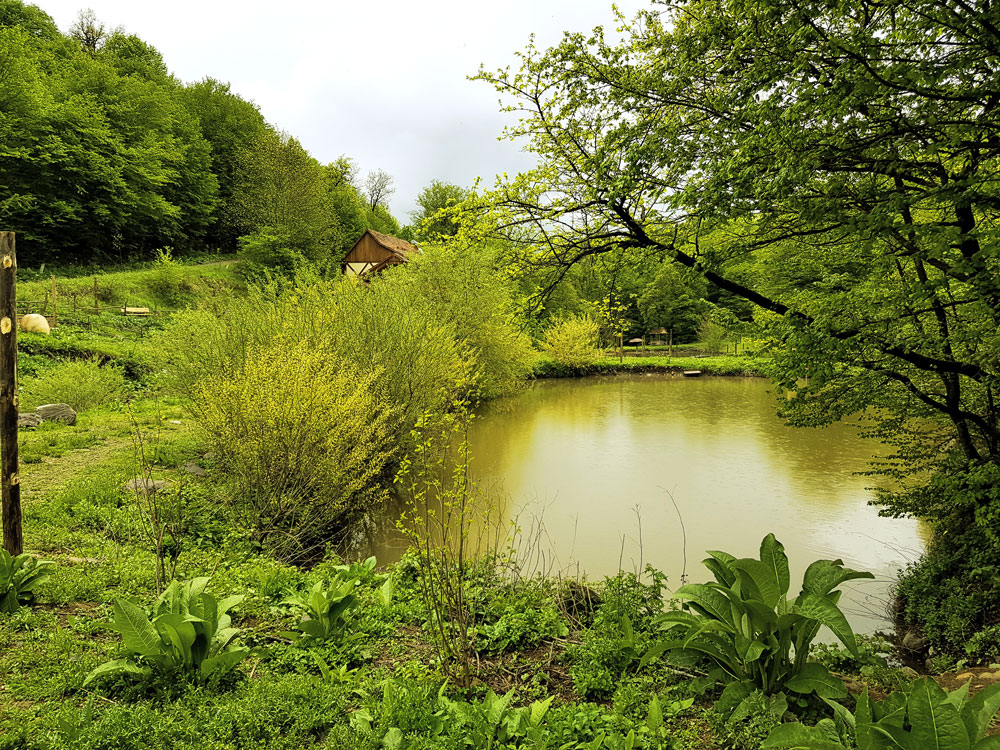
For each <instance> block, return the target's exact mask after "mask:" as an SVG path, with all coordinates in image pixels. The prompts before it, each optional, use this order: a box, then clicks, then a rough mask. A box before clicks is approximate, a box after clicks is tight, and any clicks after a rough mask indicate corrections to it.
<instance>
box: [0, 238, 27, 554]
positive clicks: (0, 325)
mask: <svg viewBox="0 0 1000 750" xmlns="http://www.w3.org/2000/svg"><path fill="white" fill-rule="evenodd" d="M17 469H18V466H17V255H16V253H15V252H14V233H13V232H0V487H2V493H0V511H2V514H3V546H4V549H6V550H7V551H8V552H9V553H10V554H12V555H20V554H21V553H22V552H24V538H23V536H22V534H21V482H20V479H19V478H18V473H17Z"/></svg>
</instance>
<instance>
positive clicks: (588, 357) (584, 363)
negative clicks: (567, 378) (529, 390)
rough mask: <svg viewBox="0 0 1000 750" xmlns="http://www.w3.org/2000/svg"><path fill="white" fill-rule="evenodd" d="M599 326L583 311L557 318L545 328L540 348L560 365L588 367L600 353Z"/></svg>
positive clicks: (598, 357)
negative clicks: (583, 313) (582, 312)
mask: <svg viewBox="0 0 1000 750" xmlns="http://www.w3.org/2000/svg"><path fill="white" fill-rule="evenodd" d="M599 334H600V326H598V324H597V322H596V321H595V320H594V319H593V318H590V317H589V316H586V315H570V316H567V317H564V318H559V319H557V320H556V321H555V322H553V323H552V325H551V326H549V328H548V330H546V331H545V339H544V340H543V342H542V351H543V352H545V353H546V354H547V355H548V356H549V358H550V359H551V361H552V362H554V363H555V364H556V365H557V366H559V367H566V368H571V369H581V368H588V367H591V366H593V365H594V363H595V362H597V360H598V359H600V357H601V354H602V352H601V350H600V348H598V346H597V340H598V335H599Z"/></svg>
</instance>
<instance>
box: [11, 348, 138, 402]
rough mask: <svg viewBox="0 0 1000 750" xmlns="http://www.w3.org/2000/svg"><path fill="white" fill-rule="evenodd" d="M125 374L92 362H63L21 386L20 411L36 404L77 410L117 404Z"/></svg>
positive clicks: (84, 360) (96, 361)
mask: <svg viewBox="0 0 1000 750" xmlns="http://www.w3.org/2000/svg"><path fill="white" fill-rule="evenodd" d="M126 388H127V385H126V382H125V373H124V372H123V371H122V369H121V368H120V367H117V366H115V365H113V364H106V365H101V364H100V363H99V361H98V360H96V359H81V360H75V361H70V362H63V363H61V364H59V365H56V366H55V367H53V368H52V369H50V370H48V371H47V372H46V373H45V374H43V375H41V376H40V377H38V378H34V379H31V380H26V381H25V382H24V384H23V385H22V387H21V408H22V409H25V410H28V409H33V408H34V407H36V406H38V405H40V404H54V403H63V404H69V405H70V406H72V407H73V408H74V409H76V410H77V411H84V410H86V409H92V408H94V407H95V406H104V405H107V404H112V403H115V402H118V401H120V400H121V399H123V398H124V397H125V393H126Z"/></svg>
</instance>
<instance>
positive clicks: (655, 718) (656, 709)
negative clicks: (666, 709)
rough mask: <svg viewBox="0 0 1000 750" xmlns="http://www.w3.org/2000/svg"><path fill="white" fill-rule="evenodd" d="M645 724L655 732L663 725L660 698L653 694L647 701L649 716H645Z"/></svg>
mask: <svg viewBox="0 0 1000 750" xmlns="http://www.w3.org/2000/svg"><path fill="white" fill-rule="evenodd" d="M646 726H647V727H649V729H650V731H651V732H656V731H658V730H659V729H660V727H662V726H663V708H662V707H661V706H660V699H659V698H657V697H656V696H655V695H654V696H653V699H652V700H651V701H650V702H649V716H648V717H647V718H646Z"/></svg>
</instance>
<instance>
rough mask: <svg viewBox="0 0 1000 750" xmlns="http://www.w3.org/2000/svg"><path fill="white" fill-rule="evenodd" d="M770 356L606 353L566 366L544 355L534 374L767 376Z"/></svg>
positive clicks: (545, 376)
mask: <svg viewBox="0 0 1000 750" xmlns="http://www.w3.org/2000/svg"><path fill="white" fill-rule="evenodd" d="M767 365H768V360H766V359H762V358H751V357H746V356H735V355H731V356H718V357H625V359H624V361H621V362H619V360H618V358H617V357H604V358H603V359H599V360H597V362H595V363H594V364H593V365H591V366H590V367H566V366H565V365H560V364H557V363H555V362H553V361H552V360H550V359H545V358H540V359H539V360H538V362H536V363H535V369H534V372H533V377H534V378H536V379H543V378H581V377H589V376H592V375H619V374H632V375H635V374H644V373H681V372H683V371H685V370H700V371H701V372H702V373H704V374H705V375H730V376H738V377H759V378H764V377H767V374H766V369H767Z"/></svg>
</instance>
